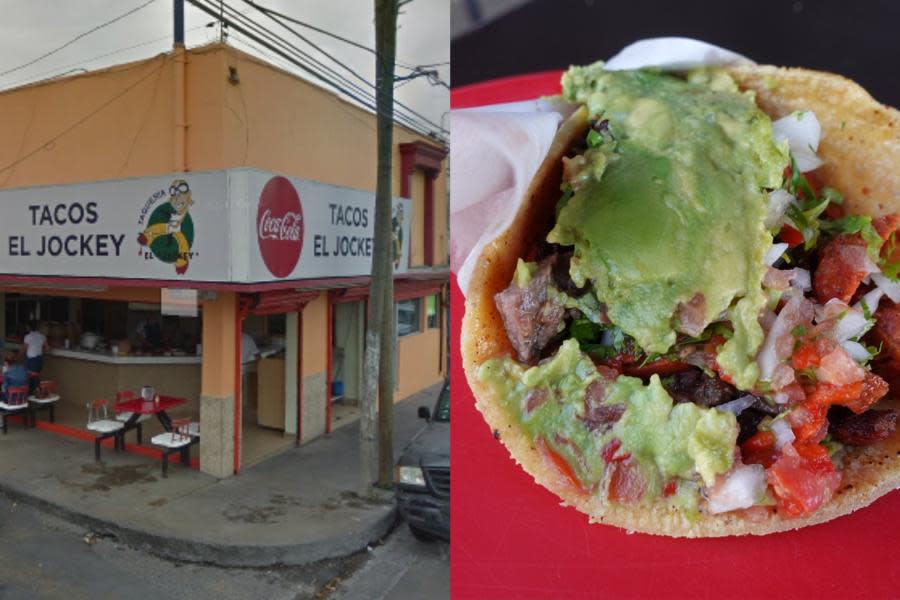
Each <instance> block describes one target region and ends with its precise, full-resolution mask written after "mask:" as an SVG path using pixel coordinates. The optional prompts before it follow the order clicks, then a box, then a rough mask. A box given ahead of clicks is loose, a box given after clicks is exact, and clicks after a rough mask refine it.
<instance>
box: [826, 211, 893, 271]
mask: <svg viewBox="0 0 900 600" xmlns="http://www.w3.org/2000/svg"><path fill="white" fill-rule="evenodd" d="M821 225H822V229H824V230H825V231H829V232H831V233H835V234H837V233H846V234H854V233H858V234H859V235H860V237H862V239H863V241H864V242H865V243H866V249H867V252H868V254H869V258H870V259H872V262H878V261H879V260H880V255H881V246H882V244H883V243H884V240H882V239H881V236H880V235H879V234H878V231H877V230H876V229H875V226H874V225H872V217H869V216H866V215H848V216H846V217H843V218H840V219H835V220H833V221H822V224H821Z"/></svg>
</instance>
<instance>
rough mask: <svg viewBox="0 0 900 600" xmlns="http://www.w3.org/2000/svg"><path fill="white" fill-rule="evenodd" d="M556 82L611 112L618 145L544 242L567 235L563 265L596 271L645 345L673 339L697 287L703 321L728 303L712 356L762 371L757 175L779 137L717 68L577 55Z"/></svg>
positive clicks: (603, 295) (743, 369) (619, 317)
mask: <svg viewBox="0 0 900 600" xmlns="http://www.w3.org/2000/svg"><path fill="white" fill-rule="evenodd" d="M563 94H564V96H565V98H566V99H567V100H569V101H572V102H577V103H581V104H585V105H587V107H588V110H589V112H590V114H592V115H599V116H601V117H602V118H603V119H607V120H608V123H609V130H610V132H611V133H612V135H613V137H614V138H615V146H614V148H609V149H606V150H605V151H604V152H595V153H593V154H592V156H599V157H602V160H603V161H604V162H605V168H604V169H603V171H602V176H600V177H594V178H593V179H591V180H590V181H588V182H586V183H582V184H581V185H580V186H579V188H578V190H577V191H576V192H575V193H574V195H573V196H572V198H571V199H570V200H569V201H568V202H567V203H566V205H565V206H564V207H563V208H562V209H561V211H560V213H559V217H558V220H557V224H556V227H555V228H554V229H553V230H552V231H551V232H550V235H549V236H548V240H549V241H551V242H555V243H559V244H563V245H574V247H575V256H574V257H573V259H572V262H571V268H570V274H571V276H572V279H573V281H574V282H575V283H576V285H583V284H584V283H586V282H590V284H591V286H592V287H593V290H594V292H595V294H596V296H597V298H598V299H599V301H600V302H603V303H605V305H606V308H607V315H608V316H609V318H610V320H611V321H612V322H613V323H615V324H616V325H618V326H619V327H620V328H621V329H622V330H623V331H625V333H627V334H629V335H631V336H632V337H634V338H635V340H636V341H637V343H638V344H639V345H640V346H641V348H643V349H644V350H645V351H647V352H650V353H664V352H666V351H668V350H669V349H670V348H671V347H672V345H673V344H674V342H675V336H676V333H675V332H676V329H677V328H678V319H677V314H678V309H679V306H680V305H681V304H687V303H688V302H690V301H691V300H692V299H693V298H695V297H697V295H698V294H702V297H703V302H704V305H703V311H702V316H703V323H704V325H708V324H709V323H711V322H713V321H715V320H718V319H720V318H722V315H725V317H726V318H727V319H729V320H730V321H731V322H732V325H733V329H734V335H733V336H732V337H731V339H730V340H728V342H726V343H725V344H724V345H723V346H722V347H721V349H720V354H719V356H718V362H719V364H720V366H721V367H722V368H723V370H724V371H725V372H726V373H727V374H728V375H729V376H730V377H731V378H732V379H733V381H734V382H735V384H736V385H737V386H738V387H740V388H742V389H750V388H752V387H753V385H754V383H755V382H756V379H757V378H758V369H757V367H756V363H755V360H754V359H755V356H756V353H757V350H758V348H759V346H760V344H761V343H762V340H763V333H762V330H761V328H760V326H759V324H758V322H757V316H758V314H759V312H760V310H761V309H762V308H763V306H764V305H765V296H764V294H763V292H762V288H761V282H762V278H763V275H764V274H765V270H766V267H765V265H764V263H763V257H764V256H765V253H766V250H767V249H768V248H769V247H770V245H771V243H772V237H771V235H770V234H769V233H768V232H767V231H766V228H765V226H764V224H763V222H764V220H765V216H766V194H765V192H764V188H777V187H779V186H780V185H781V179H782V172H783V170H784V167H785V166H786V165H787V164H788V154H787V148H786V146H778V145H776V144H775V141H774V139H773V137H772V126H771V121H770V120H769V118H768V117H767V116H766V115H765V114H764V113H763V112H762V111H760V110H759V108H757V106H756V104H755V103H754V101H753V97H752V95H750V94H749V93H739V92H738V91H737V90H736V87H735V86H734V83H733V81H731V79H730V78H729V77H728V75H727V74H726V73H724V72H709V71H704V72H699V73H695V74H692V75H691V76H690V77H689V78H688V80H684V79H680V78H676V77H673V76H670V75H666V74H662V73H658V72H655V71H617V72H606V71H603V69H602V63H596V64H594V65H591V66H588V67H573V68H571V69H570V70H569V71H568V72H567V73H566V74H565V75H564V77H563Z"/></svg>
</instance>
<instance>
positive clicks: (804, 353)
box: [791, 342, 822, 371]
mask: <svg viewBox="0 0 900 600" xmlns="http://www.w3.org/2000/svg"><path fill="white" fill-rule="evenodd" d="M821 360H822V357H821V356H819V351H818V350H817V349H816V344H815V342H804V343H803V344H801V345H800V347H799V348H797V349H796V350H794V354H793V355H792V356H791V366H793V367H794V368H795V369H797V370H800V371H802V370H803V369H808V368H809V367H816V366H818V365H819V363H820V362H821Z"/></svg>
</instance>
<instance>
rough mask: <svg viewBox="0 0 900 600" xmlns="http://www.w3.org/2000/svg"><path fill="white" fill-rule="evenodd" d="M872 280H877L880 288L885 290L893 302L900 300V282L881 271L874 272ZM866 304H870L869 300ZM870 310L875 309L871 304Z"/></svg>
mask: <svg viewBox="0 0 900 600" xmlns="http://www.w3.org/2000/svg"><path fill="white" fill-rule="evenodd" d="M872 281H874V282H875V285H877V286H878V289H880V290H883V291H884V293H885V294H886V295H887V297H888V298H890V299H891V302H900V282H898V281H891V280H890V279H888V278H887V277H885V276H884V275H883V274H881V273H872ZM866 304H868V300H867V301H866ZM869 310H870V311H872V312H874V311H875V309H874V308H872V307H871V306H869Z"/></svg>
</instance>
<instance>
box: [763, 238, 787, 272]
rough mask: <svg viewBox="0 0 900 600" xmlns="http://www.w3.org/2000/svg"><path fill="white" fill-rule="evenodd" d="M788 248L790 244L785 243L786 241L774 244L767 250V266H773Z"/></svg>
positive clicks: (765, 260)
mask: <svg viewBox="0 0 900 600" xmlns="http://www.w3.org/2000/svg"><path fill="white" fill-rule="evenodd" d="M787 249H788V244H784V243H781V244H772V246H771V247H770V248H769V250H768V251H767V252H766V257H765V259H763V260H764V262H765V263H766V266H769V267H771V266H772V265H774V264H775V261H777V260H778V259H779V258H781V255H782V254H784V251H785V250H787Z"/></svg>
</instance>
